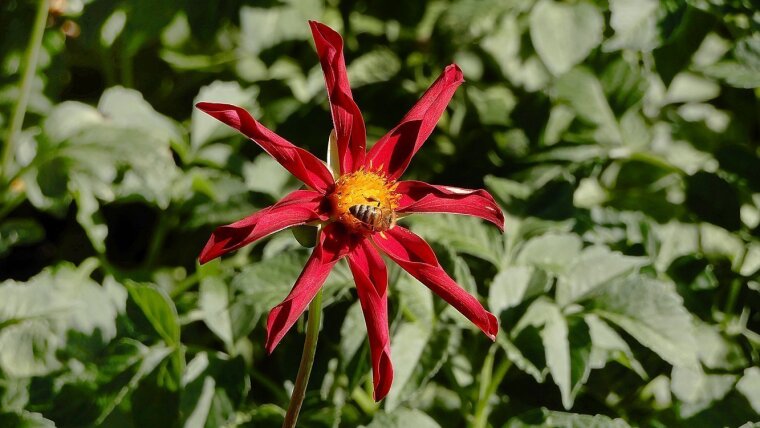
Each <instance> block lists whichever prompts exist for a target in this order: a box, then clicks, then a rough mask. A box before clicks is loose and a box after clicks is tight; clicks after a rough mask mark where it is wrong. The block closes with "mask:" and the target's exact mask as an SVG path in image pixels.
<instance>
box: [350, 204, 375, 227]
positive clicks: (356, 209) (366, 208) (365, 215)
mask: <svg viewBox="0 0 760 428" xmlns="http://www.w3.org/2000/svg"><path fill="white" fill-rule="evenodd" d="M348 212H350V213H351V215H352V216H354V217H356V219H357V220H359V221H360V222H362V223H366V224H368V225H372V224H374V223H375V219H376V218H377V217H378V216H379V215H381V213H380V208H378V207H373V206H372V205H354V206H352V207H351V208H349V209H348Z"/></svg>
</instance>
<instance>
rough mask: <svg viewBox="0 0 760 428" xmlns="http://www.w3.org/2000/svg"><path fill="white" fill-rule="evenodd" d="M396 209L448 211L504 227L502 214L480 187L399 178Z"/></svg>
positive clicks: (428, 211) (400, 211) (411, 211)
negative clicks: (460, 186)
mask: <svg viewBox="0 0 760 428" xmlns="http://www.w3.org/2000/svg"><path fill="white" fill-rule="evenodd" d="M396 191H397V192H398V193H399V194H401V199H400V200H399V208H398V209H397V210H396V211H397V212H399V213H448V214H463V215H471V216H475V217H480V218H482V219H484V220H488V221H490V222H491V223H493V224H495V225H496V227H498V228H499V230H500V231H502V232H503V231H504V214H503V213H502V212H501V208H499V205H497V204H496V201H495V200H494V199H493V197H492V196H491V195H490V194H489V193H488V192H486V191H485V190H483V189H478V190H471V189H461V188H459V187H451V186H435V185H432V184H428V183H424V182H422V181H399V182H398V188H397V189H396Z"/></svg>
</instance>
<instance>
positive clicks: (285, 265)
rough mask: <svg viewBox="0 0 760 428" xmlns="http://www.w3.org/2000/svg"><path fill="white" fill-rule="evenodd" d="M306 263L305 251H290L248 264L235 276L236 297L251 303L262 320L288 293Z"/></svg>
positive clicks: (233, 284) (233, 281)
mask: <svg viewBox="0 0 760 428" xmlns="http://www.w3.org/2000/svg"><path fill="white" fill-rule="evenodd" d="M305 263H306V258H305V257H304V253H303V252H287V253H282V254H279V255H278V256H277V257H272V258H269V259H265V260H262V261H260V262H258V263H255V264H252V265H248V266H246V267H245V268H244V269H243V270H242V271H241V272H240V273H239V274H237V275H235V276H234V277H233V278H232V283H231V287H232V289H234V290H235V291H236V293H240V294H239V295H238V296H237V297H236V299H241V300H244V301H247V302H249V303H250V304H251V305H252V308H253V309H254V310H255V312H254V313H255V315H252V318H255V319H258V318H259V317H260V316H261V314H264V313H267V312H269V310H270V309H271V308H272V307H274V306H275V305H277V304H279V303H280V302H281V301H282V300H283V299H284V298H285V296H287V295H288V293H289V292H290V289H291V288H293V284H294V283H295V281H296V278H298V275H299V274H300V273H301V270H303V266H304V264H305Z"/></svg>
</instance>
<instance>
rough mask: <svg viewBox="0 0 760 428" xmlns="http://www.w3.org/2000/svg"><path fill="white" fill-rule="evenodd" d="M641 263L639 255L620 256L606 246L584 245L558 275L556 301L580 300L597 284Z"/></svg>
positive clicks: (628, 271)
mask: <svg viewBox="0 0 760 428" xmlns="http://www.w3.org/2000/svg"><path fill="white" fill-rule="evenodd" d="M645 263H646V261H645V259H643V258H640V257H630V256H624V255H622V254H620V253H617V252H612V251H610V250H609V249H607V247H603V246H593V247H588V248H586V249H584V250H583V252H582V253H581V254H580V257H578V258H577V259H576V260H574V262H573V263H572V264H571V265H570V266H569V267H568V269H567V270H566V271H565V272H564V273H561V274H560V275H559V279H558V281H557V303H559V304H560V305H562V306H566V305H568V304H570V303H572V302H575V301H578V300H581V299H583V298H585V297H586V296H588V295H589V294H590V293H593V292H594V290H595V289H596V288H597V287H599V286H601V285H603V284H605V283H607V282H609V281H611V280H612V279H614V278H616V277H619V276H622V275H625V274H628V273H630V272H631V271H633V270H634V269H636V268H638V267H640V266H642V265H644V264H645Z"/></svg>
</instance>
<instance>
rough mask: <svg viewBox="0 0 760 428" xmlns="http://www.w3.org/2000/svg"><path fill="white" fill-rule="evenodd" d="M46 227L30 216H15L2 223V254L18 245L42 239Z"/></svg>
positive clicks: (0, 225)
mask: <svg viewBox="0 0 760 428" xmlns="http://www.w3.org/2000/svg"><path fill="white" fill-rule="evenodd" d="M44 237H45V229H43V228H42V226H40V224H39V223H37V222H36V221H35V220H33V219H30V218H13V219H8V220H5V221H4V222H2V223H0V256H3V255H5V254H7V253H8V252H9V251H10V250H11V248H13V247H15V246H17V245H29V244H34V243H36V242H39V241H41V240H42V239H43V238H44Z"/></svg>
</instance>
